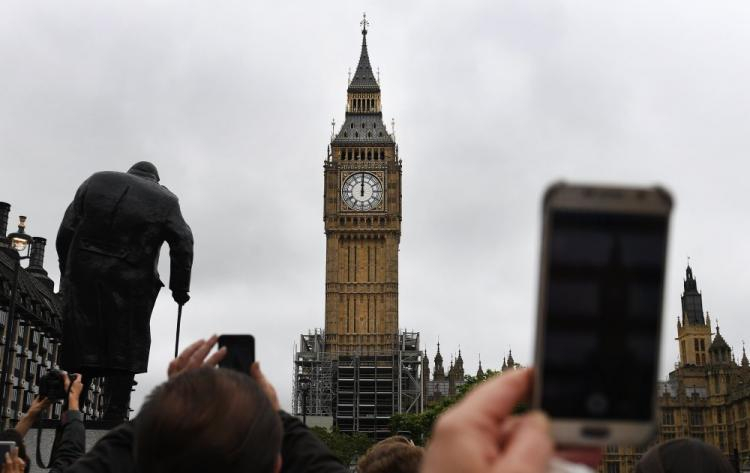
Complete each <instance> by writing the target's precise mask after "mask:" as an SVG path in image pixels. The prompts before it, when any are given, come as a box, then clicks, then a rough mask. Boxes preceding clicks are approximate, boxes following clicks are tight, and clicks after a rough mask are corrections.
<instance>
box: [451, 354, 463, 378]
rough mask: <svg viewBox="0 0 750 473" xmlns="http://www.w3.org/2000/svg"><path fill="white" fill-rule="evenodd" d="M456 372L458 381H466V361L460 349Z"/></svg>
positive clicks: (455, 367)
mask: <svg viewBox="0 0 750 473" xmlns="http://www.w3.org/2000/svg"><path fill="white" fill-rule="evenodd" d="M453 369H454V370H455V377H456V381H463V380H464V359H463V358H462V357H461V348H459V349H458V357H457V358H456V366H454V368H453Z"/></svg>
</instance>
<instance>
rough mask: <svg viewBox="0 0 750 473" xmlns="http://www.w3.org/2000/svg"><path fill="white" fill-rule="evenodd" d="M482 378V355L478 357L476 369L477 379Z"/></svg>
mask: <svg viewBox="0 0 750 473" xmlns="http://www.w3.org/2000/svg"><path fill="white" fill-rule="evenodd" d="M483 377H484V370H483V369H482V355H479V368H477V378H483Z"/></svg>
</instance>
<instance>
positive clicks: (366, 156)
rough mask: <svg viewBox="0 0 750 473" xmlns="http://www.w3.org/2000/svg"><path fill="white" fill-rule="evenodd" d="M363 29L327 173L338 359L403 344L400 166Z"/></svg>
mask: <svg viewBox="0 0 750 473" xmlns="http://www.w3.org/2000/svg"><path fill="white" fill-rule="evenodd" d="M361 25H362V52H361V54H360V57H359V64H358V65H357V70H356V72H355V73H354V76H353V77H351V78H350V81H349V87H348V89H347V101H346V119H345V120H344V123H343V125H342V126H341V128H340V129H339V131H338V133H337V134H335V136H334V137H333V139H332V140H331V145H330V150H329V155H328V159H327V160H326V162H325V166H324V175H325V179H324V181H325V184H324V185H325V189H324V199H325V200H324V222H325V233H326V302H325V334H326V336H325V338H326V343H325V350H326V351H327V352H329V353H331V354H334V355H336V354H361V355H368V354H377V353H382V352H387V351H392V350H394V349H396V348H397V341H398V246H399V239H400V236H401V161H400V160H399V158H398V148H397V146H396V143H395V141H394V138H393V136H392V135H390V134H389V133H388V132H387V131H386V127H385V125H384V124H383V113H382V109H381V99H380V85H379V83H378V80H377V79H376V78H375V76H374V75H373V72H372V67H371V65H370V58H369V56H368V53H367V28H368V23H367V20H366V18H365V19H363V20H362V23H361Z"/></svg>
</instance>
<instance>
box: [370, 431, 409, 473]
mask: <svg viewBox="0 0 750 473" xmlns="http://www.w3.org/2000/svg"><path fill="white" fill-rule="evenodd" d="M423 453H424V451H423V449H422V447H416V446H414V443H412V441H411V440H409V439H408V438H406V437H404V436H401V435H394V436H393V437H388V438H387V439H385V440H381V441H380V442H378V443H376V444H375V445H373V446H372V447H370V449H369V450H368V451H367V453H365V454H364V455H362V458H360V459H359V461H358V462H357V471H358V472H359V473H418V472H419V465H420V463H421V462H422V455H423Z"/></svg>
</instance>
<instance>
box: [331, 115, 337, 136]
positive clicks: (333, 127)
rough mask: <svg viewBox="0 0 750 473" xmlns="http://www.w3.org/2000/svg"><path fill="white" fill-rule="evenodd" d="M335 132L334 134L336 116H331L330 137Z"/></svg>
mask: <svg viewBox="0 0 750 473" xmlns="http://www.w3.org/2000/svg"><path fill="white" fill-rule="evenodd" d="M335 134H336V118H332V119H331V139H333V137H334V135H335Z"/></svg>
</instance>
